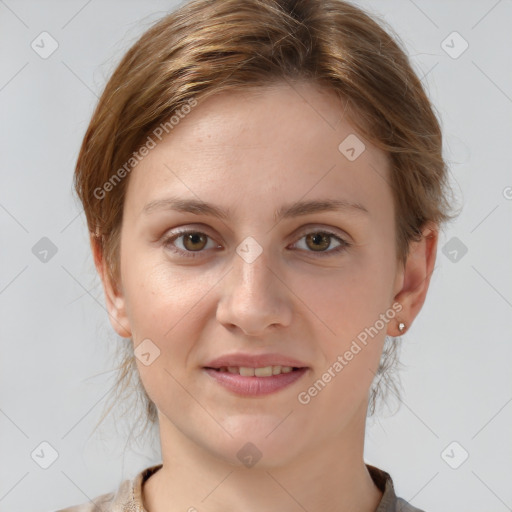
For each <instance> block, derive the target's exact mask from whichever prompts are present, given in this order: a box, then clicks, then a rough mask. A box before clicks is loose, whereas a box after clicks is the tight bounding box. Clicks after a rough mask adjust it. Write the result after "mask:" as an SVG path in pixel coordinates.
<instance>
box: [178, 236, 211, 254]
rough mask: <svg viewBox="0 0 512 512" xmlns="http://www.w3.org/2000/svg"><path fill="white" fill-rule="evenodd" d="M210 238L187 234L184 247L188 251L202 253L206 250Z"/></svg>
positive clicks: (184, 237) (184, 238)
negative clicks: (201, 251)
mask: <svg viewBox="0 0 512 512" xmlns="http://www.w3.org/2000/svg"><path fill="white" fill-rule="evenodd" d="M207 239H208V237H207V236H206V235H204V234H202V233H187V234H185V235H183V246H184V247H185V249H187V250H188V251H200V250H201V249H204V247H205V245H206V243H207Z"/></svg>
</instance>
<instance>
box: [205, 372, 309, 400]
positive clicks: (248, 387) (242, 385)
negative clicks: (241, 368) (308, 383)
mask: <svg viewBox="0 0 512 512" xmlns="http://www.w3.org/2000/svg"><path fill="white" fill-rule="evenodd" d="M203 370H204V371H205V372H206V373H207V374H208V375H210V376H211V377H213V378H214V379H215V380H216V381H217V382H218V383H219V384H220V385H221V386H224V387H225V388H227V389H229V390H230V391H233V392H234V393H237V394H239V395H243V396H261V395H268V394H270V393H275V392H276V391H279V390H281V389H284V388H286V387H288V386H291V385H292V384H293V383H294V382H296V381H297V380H299V379H300V378H301V377H302V376H303V375H304V374H305V373H306V372H307V371H308V368H301V369H299V370H294V371H291V372H289V373H280V374H279V375H272V376H271V377H242V376H241V375H238V374H237V373H229V372H220V371H217V370H213V369H211V368H203Z"/></svg>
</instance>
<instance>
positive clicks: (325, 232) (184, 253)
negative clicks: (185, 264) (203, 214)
mask: <svg viewBox="0 0 512 512" xmlns="http://www.w3.org/2000/svg"><path fill="white" fill-rule="evenodd" d="M312 233H314V234H319V233H321V234H323V235H328V236H330V237H332V238H334V239H335V240H336V241H338V242H340V244H341V245H339V246H338V247H336V248H335V249H332V250H328V251H319V252H315V251H306V252H310V253H313V254H316V255H318V256H319V257H321V258H322V257H328V256H332V255H334V254H339V253H340V252H342V251H345V250H346V249H348V248H349V247H351V245H352V244H351V243H349V242H347V241H346V240H345V239H343V238H341V237H340V236H339V235H337V234H335V233H332V232H330V231H328V230H315V231H307V232H306V233H304V234H303V235H302V236H301V237H300V238H299V240H301V239H302V238H304V237H305V236H306V235H309V234H312ZM188 234H200V235H205V236H207V237H208V238H209V239H210V240H211V237H210V236H209V235H207V234H206V233H203V232H202V231H197V230H192V229H187V230H183V231H177V232H175V233H173V234H172V235H170V236H168V237H165V238H164V240H163V245H164V247H166V248H168V249H170V250H171V251H172V252H174V253H177V254H179V255H181V256H184V257H186V258H198V257H200V256H199V255H200V254H201V253H203V252H204V250H201V251H184V250H183V249H178V248H176V247H175V246H174V245H172V243H173V242H174V241H175V240H177V239H178V238H180V237H181V236H183V235H188Z"/></svg>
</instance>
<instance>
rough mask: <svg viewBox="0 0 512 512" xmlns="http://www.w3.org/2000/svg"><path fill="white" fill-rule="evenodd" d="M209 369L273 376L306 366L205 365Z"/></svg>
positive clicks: (245, 375)
mask: <svg viewBox="0 0 512 512" xmlns="http://www.w3.org/2000/svg"><path fill="white" fill-rule="evenodd" d="M205 369H207V370H214V371H216V372H221V373H231V374H233V375H241V376H242V377H272V376H274V375H282V374H285V373H290V372H294V371H298V370H302V369H305V368H302V367H298V366H280V365H276V366H263V367H260V368H253V367H249V366H221V367H219V368H213V367H209V366H205Z"/></svg>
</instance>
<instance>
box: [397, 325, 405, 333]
mask: <svg viewBox="0 0 512 512" xmlns="http://www.w3.org/2000/svg"><path fill="white" fill-rule="evenodd" d="M398 330H399V331H400V334H403V333H404V331H405V324H404V323H403V322H400V323H399V324H398Z"/></svg>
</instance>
